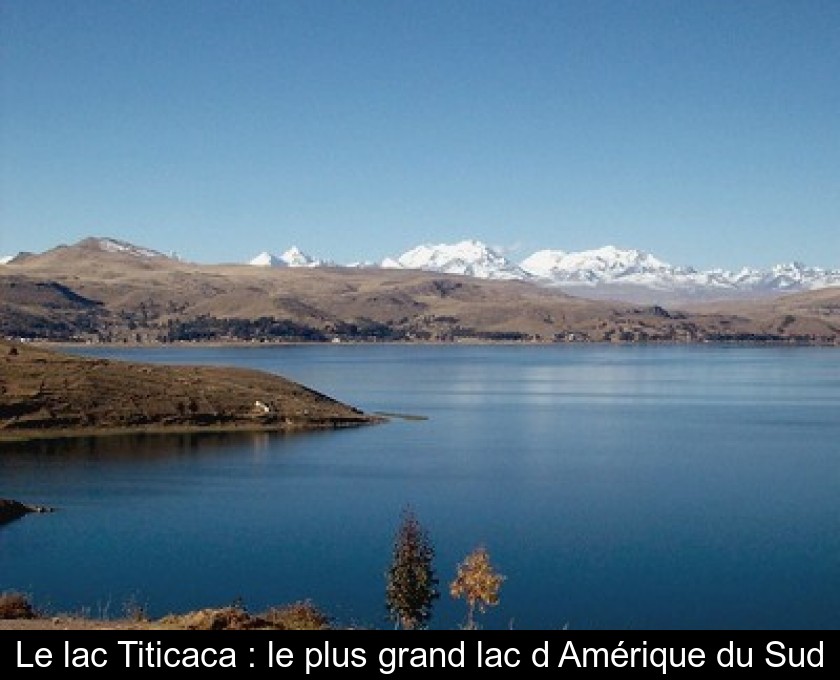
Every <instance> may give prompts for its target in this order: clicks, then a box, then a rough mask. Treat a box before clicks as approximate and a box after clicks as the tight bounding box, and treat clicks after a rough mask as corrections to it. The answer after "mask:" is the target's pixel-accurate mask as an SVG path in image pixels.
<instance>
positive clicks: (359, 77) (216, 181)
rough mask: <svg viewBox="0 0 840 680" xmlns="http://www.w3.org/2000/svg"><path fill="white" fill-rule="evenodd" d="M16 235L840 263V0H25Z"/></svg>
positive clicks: (10, 194) (240, 249) (5, 103)
mask: <svg viewBox="0 0 840 680" xmlns="http://www.w3.org/2000/svg"><path fill="white" fill-rule="evenodd" d="M0 73H1V74H2V91H0V92H1V93H2V108H1V109H0V116H1V117H0V201H1V202H0V254H12V253H15V252H17V251H20V250H30V251H41V250H45V249H47V248H50V247H53V246H55V245H58V244H60V243H70V242H73V241H76V240H78V239H80V238H83V237H85V236H89V235H101V236H113V237H116V238H122V239H126V240H129V241H132V242H135V243H138V244H140V245H145V246H149V247H153V248H157V249H159V250H163V251H176V252H178V253H179V254H180V255H182V256H183V257H185V258H186V259H189V260H193V261H197V262H219V261H225V262H230V261H244V260H247V259H249V258H250V257H252V256H254V255H256V254H257V253H258V252H260V251H262V250H269V251H272V252H281V251H282V250H284V249H286V248H287V247H289V246H290V245H292V244H296V245H298V246H300V247H301V248H302V249H303V250H305V251H308V252H310V253H312V254H313V255H316V256H320V257H324V258H332V259H334V260H336V261H337V262H340V263H348V262H351V261H354V260H363V259H364V260H379V259H381V258H382V257H385V256H387V255H396V254H399V253H401V252H403V251H404V250H407V249H408V248H410V247H413V246H415V245H417V244H420V243H428V242H431V243H438V242H452V241H455V240H460V239H463V238H477V239H480V240H483V241H485V242H487V243H489V244H491V245H495V246H504V247H506V248H510V249H511V252H510V255H511V257H513V258H514V259H520V258H522V257H525V256H526V255H528V254H530V253H531V252H533V251H534V250H537V249H540V248H559V249H564V250H581V249H586V248H594V247H599V246H603V245H607V244H612V245H617V246H622V247H636V248H640V249H643V250H649V251H651V252H653V253H654V254H655V255H657V256H658V257H660V258H661V259H664V260H666V261H668V262H671V263H673V264H682V265H694V266H697V267H701V268H708V267H715V266H720V267H725V268H735V267H740V266H742V265H749V266H756V267H765V266H768V265H771V264H774V263H778V262H782V261H789V260H793V259H796V260H800V261H804V262H806V263H808V264H812V265H816V266H822V267H829V268H840V2H837V0H828V1H825V2H819V1H815V0H790V1H788V2H777V1H774V0H755V1H753V0H720V1H715V2H705V1H702V0H682V1H676V0H670V1H654V0H635V1H630V0H609V1H599V0H575V1H562V0H554V1H552V2H548V1H546V2H543V1H538V0H511V1H496V0H476V1H469V0H411V1H403V0H387V1H385V0H382V1H380V0H334V1H333V0H296V1H283V0H235V1H234V0H119V1H114V2H111V1H109V0H3V1H2V3H0Z"/></svg>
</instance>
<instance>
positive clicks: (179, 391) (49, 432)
mask: <svg viewBox="0 0 840 680" xmlns="http://www.w3.org/2000/svg"><path fill="white" fill-rule="evenodd" d="M380 420H381V419H380V418H377V417H375V416H369V415H366V414H364V413H362V412H361V411H359V410H358V409H356V408H353V407H351V406H348V405H346V404H342V403H341V402H338V401H336V400H334V399H331V398H330V397H327V396H325V395H323V394H320V393H318V392H315V391H314V390H311V389H308V388H306V387H304V386H302V385H300V384H298V383H295V382H292V381H290V380H287V379H285V378H282V377H280V376H277V375H273V374H270V373H263V372H260V371H253V370H248V369H241V368H226V367H215V366H162V365H153V364H141V363H130V362H122V361H110V360H106V359H87V358H81V357H75V356H70V355H67V354H63V353H60V352H56V351H53V350H47V349H42V348H35V347H31V346H29V345H26V344H19V343H12V342H8V341H0V439H2V438H20V437H44V436H57V435H62V434H85V433H103V432H106V433H107V432H125V431H129V432H130V431H155V430H160V431H172V430H178V431H190V430H226V429H243V428H244V429H254V430H275V431H292V430H308V429H323V428H334V427H345V426H354V425H364V424H370V423H374V422H379V421H380Z"/></svg>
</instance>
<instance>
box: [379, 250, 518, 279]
mask: <svg viewBox="0 0 840 680" xmlns="http://www.w3.org/2000/svg"><path fill="white" fill-rule="evenodd" d="M380 266H382V267H383V268H386V269H422V270H425V271H436V272H441V273H445V274H462V275H466V276H475V277H477V278H480V279H530V278H531V275H530V274H528V272H526V271H524V270H523V269H522V268H521V267H519V266H518V265H516V264H514V263H513V262H511V261H510V260H508V259H507V258H506V257H505V256H504V255H502V254H501V253H499V252H498V251H496V250H494V249H493V248H490V247H489V246H487V245H485V244H484V243H482V242H481V241H474V240H468V241H459V242H458V243H453V244H446V243H441V244H438V245H421V246H417V247H416V248H412V249H411V250H409V251H407V252H405V253H403V254H402V255H400V256H399V257H397V258H385V259H384V260H383V261H382V263H381V265H380Z"/></svg>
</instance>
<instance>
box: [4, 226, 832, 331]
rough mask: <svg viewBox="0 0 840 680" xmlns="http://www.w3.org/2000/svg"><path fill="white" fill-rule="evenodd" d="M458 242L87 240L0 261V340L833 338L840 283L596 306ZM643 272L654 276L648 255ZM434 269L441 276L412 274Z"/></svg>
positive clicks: (604, 267)
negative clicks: (168, 247) (310, 253)
mask: <svg viewBox="0 0 840 680" xmlns="http://www.w3.org/2000/svg"><path fill="white" fill-rule="evenodd" d="M468 243H469V245H470V246H471V247H470V248H461V247H453V249H454V252H448V253H447V252H442V249H440V248H431V247H430V248H428V249H423V248H419V249H414V251H410V252H409V253H408V254H406V255H405V256H400V258H395V259H394V262H393V263H387V262H386V263H384V264H386V265H390V266H383V263H380V265H378V266H324V265H314V264H312V263H314V262H315V260H314V258H313V259H312V260H309V259H308V258H306V257H303V256H301V254H299V253H297V252H295V251H292V252H291V253H290V252H289V251H287V253H284V255H288V256H287V257H286V258H285V259H283V258H277V260H276V261H275V263H276V262H278V261H279V262H283V263H284V264H282V265H279V266H266V265H267V264H270V263H271V259H270V258H266V265H264V266H255V265H250V264H248V263H239V264H236V263H226V264H225V263H222V264H198V263H192V262H189V261H186V260H183V259H181V258H179V257H177V256H175V255H166V254H164V253H162V252H160V251H157V250H153V249H151V248H147V247H141V246H136V245H133V244H130V243H126V242H124V241H119V240H116V239H111V238H87V239H84V240H82V241H79V242H78V243H75V244H72V245H61V246H57V247H55V248H52V249H50V250H47V251H45V252H43V253H37V254H36V253H28V254H27V253H22V254H19V255H18V256H16V257H14V258H13V259H12V260H11V261H10V262H8V263H7V264H5V265H3V266H0V336H5V337H11V338H28V339H51V340H62V341H83V342H142V343H147V342H148V343H167V342H197V341H207V340H212V341H230V340H238V341H247V342H283V341H299V342H311V341H320V342H345V341H347V342H362V341H364V342H367V341H377V342H378V341H384V340H388V341H421V342H495V341H504V342H552V343H553V342H694V343H699V342H761V343H795V344H829V345H836V344H838V343H840V286H827V287H823V288H822V289H821V290H810V291H804V292H787V293H786V294H781V293H780V294H776V295H766V296H764V297H762V298H756V297H751V298H747V299H739V300H723V301H721V300H717V301H714V302H708V301H698V300H695V301H694V302H691V303H686V304H684V305H676V304H668V305H664V304H659V303H656V304H646V303H638V302H629V301H623V300H617V299H611V300H598V299H592V297H591V296H590V295H589V294H588V293H589V291H591V290H593V287H591V286H588V287H585V288H583V287H580V286H578V287H576V288H574V287H573V288H572V290H573V291H574V292H575V294H570V293H569V292H568V291H569V289H568V288H566V287H563V286H559V285H545V284H544V283H543V282H542V281H544V279H540V278H538V277H537V276H536V275H534V274H533V273H530V272H527V276H526V277H525V278H523V275H522V274H521V273H520V271H519V270H521V271H523V272H524V271H525V269H524V268H523V266H522V265H521V263H520V264H519V265H513V266H512V267H509V268H507V269H505V266H506V265H505V260H504V258H503V257H501V256H500V255H499V253H498V252H495V251H492V249H488V250H485V249H484V247H482V246H481V244H478V243H477V242H468ZM457 245H458V244H456V246H457ZM604 254H605V255H610V256H614V257H611V258H609V260H608V259H607V258H604V259H602V260H601V261H600V262H601V270H605V271H608V272H609V271H610V267H609V266H608V265H609V263H610V262H614V261H618V260H619V257H618V255H619V253H617V252H612V251H609V250H607V251H606V252H605V253H604ZM452 255H454V256H455V257H452ZM435 257H437V260H436V261H435V259H434V258H435ZM635 257H636V258H637V259H638V258H642V259H644V258H643V257H642V256H641V255H638V256H635ZM533 259H536V261H537V265H538V264H539V259H540V258H532V261H531V262H530V264H529V266H531V267H532V268H536V266H537V265H535V264H534V261H533ZM559 259H560V262H561V264H562V263H563V260H564V259H565V258H564V257H563V256H561V257H560V258H559ZM456 260H457V261H456ZM554 261H556V259H549V262H554ZM572 261H573V260H572ZM306 262H310V266H306V265H305V264H301V263H306ZM426 262H429V263H431V264H424V263H426ZM643 264H644V266H645V267H647V268H649V269H656V268H657V267H658V268H660V269H662V267H659V265H657V264H655V263H654V262H653V260H652V259H651V258H647V259H644V262H643ZM432 265H433V266H435V267H437V268H441V269H443V268H450V269H449V272H440V271H426V270H424V269H423V267H426V266H432ZM453 267H458V268H459V269H458V270H457V272H456V273H451V272H452V271H453V270H452V269H451V268H453ZM461 267H467V268H464V269H460V268H461ZM663 267H664V265H663ZM517 268H518V269H517ZM617 268H619V269H620V270H623V271H626V270H627V269H629V268H630V266H629V265H628V263H622V262H619V264H618V265H617ZM639 268H640V269H641V267H639ZM570 269H571V267H570ZM592 270H597V268H596V267H592ZM500 271H501V272H503V273H502V274H499V272H500ZM578 271H579V269H578ZM504 272H507V274H505V273H504ZM611 273H613V274H614V272H611ZM637 273H638V272H637ZM506 275H508V276H507V278H506V279H504V280H500V279H502V278H503V277H504V276H506ZM494 277H495V278H494ZM798 285H801V284H798ZM580 290H585V291H586V292H587V295H581V294H579V293H577V291H580ZM611 290H614V289H611Z"/></svg>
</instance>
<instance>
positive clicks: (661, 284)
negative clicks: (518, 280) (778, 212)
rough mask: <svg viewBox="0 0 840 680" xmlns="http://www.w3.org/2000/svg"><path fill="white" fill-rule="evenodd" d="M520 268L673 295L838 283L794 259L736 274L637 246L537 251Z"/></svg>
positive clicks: (550, 277) (833, 274)
mask: <svg viewBox="0 0 840 680" xmlns="http://www.w3.org/2000/svg"><path fill="white" fill-rule="evenodd" d="M521 266H522V268H523V269H524V270H525V271H527V272H529V273H530V274H532V275H534V276H536V277H538V278H539V279H540V280H541V281H543V282H545V283H549V284H553V285H567V286H573V285H579V286H580V285H583V286H590V287H592V286H611V287H615V286H621V285H625V286H636V287H638V286H641V287H646V288H650V289H653V290H659V291H670V292H674V293H694V294H697V295H702V294H703V293H721V292H725V291H729V292H732V293H773V292H784V291H795V290H812V289H815V288H825V287H827V286H836V285H840V271H837V270H835V271H832V270H825V269H820V268H817V267H806V266H805V265H803V264H801V263H798V262H795V263H791V264H784V265H777V266H775V267H773V268H772V269H770V270H767V271H761V270H757V269H749V268H743V269H741V270H739V271H737V272H730V271H725V270H722V269H712V270H709V271H698V270H696V269H694V268H693V267H676V266H673V265H670V264H668V263H665V262H662V261H661V260H658V259H657V258H655V257H654V256H653V255H651V254H649V253H646V252H643V251H640V250H621V249H619V248H615V247H614V246H606V247H604V248H599V249H597V250H585V251H581V252H578V253H565V252H563V251H560V250H540V251H537V252H536V253H534V254H533V255H531V256H530V257H527V258H526V259H525V260H523V261H522V263H521Z"/></svg>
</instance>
